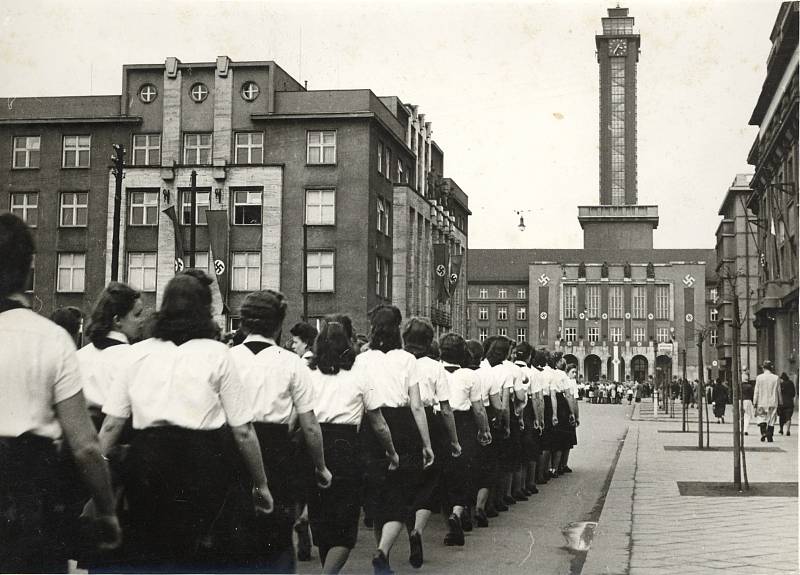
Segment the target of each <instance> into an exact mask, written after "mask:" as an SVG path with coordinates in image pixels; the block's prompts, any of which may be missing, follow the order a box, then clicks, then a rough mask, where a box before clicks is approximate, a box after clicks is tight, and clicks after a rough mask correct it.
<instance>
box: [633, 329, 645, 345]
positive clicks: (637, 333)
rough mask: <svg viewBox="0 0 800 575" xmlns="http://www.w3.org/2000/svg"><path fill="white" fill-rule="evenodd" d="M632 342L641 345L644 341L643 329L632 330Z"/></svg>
mask: <svg viewBox="0 0 800 575" xmlns="http://www.w3.org/2000/svg"><path fill="white" fill-rule="evenodd" d="M633 341H634V342H635V343H636V345H642V344H643V343H644V342H645V341H646V338H645V335H644V328H643V327H635V328H633Z"/></svg>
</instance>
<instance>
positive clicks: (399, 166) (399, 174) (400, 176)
mask: <svg viewBox="0 0 800 575" xmlns="http://www.w3.org/2000/svg"><path fill="white" fill-rule="evenodd" d="M405 177H406V176H405V173H403V162H401V161H400V160H397V183H398V184H402V183H405V181H406V180H405Z"/></svg>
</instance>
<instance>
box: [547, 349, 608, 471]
mask: <svg viewBox="0 0 800 575" xmlns="http://www.w3.org/2000/svg"><path fill="white" fill-rule="evenodd" d="M561 361H562V362H563V361H564V360H563V359H562V360H561ZM565 364H566V362H565ZM565 369H566V374H567V378H566V380H564V381H565V383H566V391H565V392H564V396H565V397H566V400H567V403H568V404H569V408H570V412H571V424H570V439H569V444H570V445H569V447H567V448H566V449H564V452H563V453H562V455H561V465H560V466H559V468H558V472H559V473H561V474H564V473H572V469H570V467H569V465H568V463H569V454H570V451H572V448H573V447H575V446H576V445H578V430H577V427H578V426H579V425H580V424H581V422H580V413H579V411H578V409H579V407H578V398H577V395H578V384H577V377H578V367H577V366H576V365H574V364H571V365H565ZM611 385H612V387H611V389H614V388H615V386H614V384H613V383H612V384H611Z"/></svg>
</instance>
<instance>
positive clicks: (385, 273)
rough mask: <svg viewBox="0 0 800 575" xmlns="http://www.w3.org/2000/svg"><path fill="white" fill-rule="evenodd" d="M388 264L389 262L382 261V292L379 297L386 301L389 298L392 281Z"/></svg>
mask: <svg viewBox="0 0 800 575" xmlns="http://www.w3.org/2000/svg"><path fill="white" fill-rule="evenodd" d="M390 263H391V262H390V261H389V260H383V291H382V292H381V295H382V296H383V297H385V298H386V299H389V297H390V293H389V286H391V285H392V279H391V277H390V273H391V272H390V271H389V265H390Z"/></svg>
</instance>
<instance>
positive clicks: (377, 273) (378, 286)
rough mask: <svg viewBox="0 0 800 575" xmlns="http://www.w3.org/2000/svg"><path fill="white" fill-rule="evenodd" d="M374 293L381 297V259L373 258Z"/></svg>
mask: <svg viewBox="0 0 800 575" xmlns="http://www.w3.org/2000/svg"><path fill="white" fill-rule="evenodd" d="M375 293H376V294H377V295H381V258H380V256H375Z"/></svg>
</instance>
